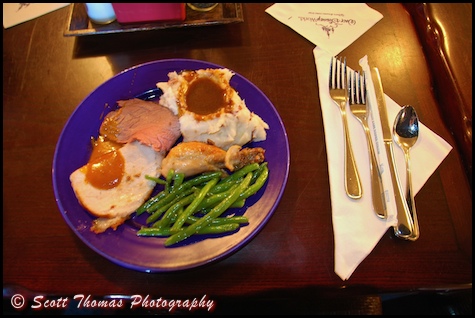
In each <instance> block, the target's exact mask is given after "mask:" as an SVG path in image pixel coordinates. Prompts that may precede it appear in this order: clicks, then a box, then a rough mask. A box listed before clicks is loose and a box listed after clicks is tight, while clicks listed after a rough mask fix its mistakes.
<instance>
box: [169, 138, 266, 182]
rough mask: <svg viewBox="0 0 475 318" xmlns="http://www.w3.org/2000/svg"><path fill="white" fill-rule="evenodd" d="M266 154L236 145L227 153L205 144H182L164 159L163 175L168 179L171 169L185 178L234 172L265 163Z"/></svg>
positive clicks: (258, 148) (192, 142)
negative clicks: (225, 170)
mask: <svg viewBox="0 0 475 318" xmlns="http://www.w3.org/2000/svg"><path fill="white" fill-rule="evenodd" d="M264 153H265V150H264V149H263V148H260V147H255V148H241V146H238V145H234V146H231V147H230V148H229V149H228V150H227V151H226V150H223V149H221V148H219V147H217V146H215V145H212V144H208V143H204V142H199V141H189V142H182V143H179V144H178V145H176V146H175V147H173V148H172V149H171V150H170V152H169V153H168V154H167V156H166V157H165V158H164V159H163V161H162V175H163V176H164V177H166V176H167V174H168V172H169V171H170V170H171V169H173V170H174V171H175V173H184V174H185V177H189V176H193V175H196V174H199V173H202V172H206V171H219V170H223V169H228V170H229V171H234V170H237V169H239V168H242V167H244V166H245V165H247V164H251V163H261V162H263V161H264V159H265V156H264Z"/></svg>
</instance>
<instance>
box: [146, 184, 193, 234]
mask: <svg viewBox="0 0 475 318" xmlns="http://www.w3.org/2000/svg"><path fill="white" fill-rule="evenodd" d="M195 197H196V193H195V192H194V193H192V194H190V195H189V196H186V197H184V198H183V199H181V200H180V201H178V202H177V203H175V204H174V205H172V206H171V207H170V208H168V210H167V212H165V214H164V215H163V217H162V218H161V219H160V220H159V221H157V222H155V223H154V224H153V227H157V228H164V227H167V226H168V225H169V224H170V223H171V222H172V219H173V218H175V217H176V215H177V214H178V212H179V211H180V210H183V209H184V206H186V205H188V204H190V203H191V202H193V200H194V198H195Z"/></svg>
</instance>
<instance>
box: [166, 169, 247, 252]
mask: <svg viewBox="0 0 475 318" xmlns="http://www.w3.org/2000/svg"><path fill="white" fill-rule="evenodd" d="M251 178H252V173H251V172H249V173H248V174H247V175H246V177H245V178H244V180H243V181H242V182H241V183H240V184H239V185H237V186H235V188H234V190H233V192H232V193H231V195H229V196H228V197H226V198H225V199H224V200H223V201H221V203H219V204H218V205H217V206H216V207H214V208H213V209H212V210H211V211H210V212H209V213H207V214H206V215H205V216H203V217H202V218H201V219H200V220H198V221H197V222H195V223H193V224H191V225H190V226H188V227H187V228H184V229H182V230H181V231H179V232H177V233H174V234H173V235H171V236H170V237H169V238H167V239H166V240H165V246H170V245H173V244H176V243H178V242H180V241H183V240H184V239H186V238H188V237H190V236H191V235H193V234H195V233H196V232H198V231H199V230H200V229H202V228H204V227H206V226H208V225H209V224H210V223H211V221H212V220H213V219H215V218H217V217H219V216H220V215H221V214H222V213H224V211H226V210H227V209H228V208H229V207H230V206H231V204H233V203H234V201H236V200H237V199H238V197H239V195H240V194H241V193H242V192H243V191H244V189H246V188H247V187H248V186H249V182H250V181H251Z"/></svg>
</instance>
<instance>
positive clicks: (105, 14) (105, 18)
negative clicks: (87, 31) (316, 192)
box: [85, 3, 116, 24]
mask: <svg viewBox="0 0 475 318" xmlns="http://www.w3.org/2000/svg"><path fill="white" fill-rule="evenodd" d="M85 5H86V11H87V16H88V17H89V19H91V21H92V22H94V23H98V24H108V23H111V22H113V21H115V19H116V16H115V12H114V8H113V7H112V4H111V3H85Z"/></svg>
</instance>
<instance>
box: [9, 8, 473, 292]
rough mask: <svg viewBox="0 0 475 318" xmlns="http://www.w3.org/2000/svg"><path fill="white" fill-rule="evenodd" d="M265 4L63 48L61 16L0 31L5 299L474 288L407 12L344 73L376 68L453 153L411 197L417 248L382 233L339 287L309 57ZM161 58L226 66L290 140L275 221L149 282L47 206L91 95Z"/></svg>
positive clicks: (467, 232)
mask: <svg viewBox="0 0 475 318" xmlns="http://www.w3.org/2000/svg"><path fill="white" fill-rule="evenodd" d="M270 5H271V4H244V5H243V15H244V22H242V23H236V24H229V25H216V26H206V27H196V28H187V29H169V30H156V31H148V32H147V31H145V32H136V33H127V34H111V35H94V36H83V37H65V36H64V35H63V33H64V28H65V26H66V20H67V18H68V10H69V8H63V9H60V10H57V11H54V12H52V13H50V14H48V15H45V16H42V17H40V18H37V19H35V20H32V21H29V22H26V23H23V24H20V25H18V26H15V27H13V28H9V29H4V31H3V284H4V286H5V285H9V284H14V285H20V286H23V287H24V288H28V289H30V290H33V291H37V292H43V293H53V294H78V293H81V294H93V295H108V294H125V295H132V294H143V295H145V294H153V295H168V296H176V297H184V296H201V295H203V294H207V295H209V296H210V297H213V296H218V295H221V296H230V297H239V296H245V295H252V294H255V293H265V292H267V291H276V290H284V291H286V294H287V295H288V297H289V298H291V297H292V291H293V290H299V289H302V288H309V287H311V288H317V289H319V290H320V289H322V290H325V291H329V292H334V293H340V292H341V293H342V292H343V291H344V290H354V291H355V292H356V293H367V292H370V293H372V292H391V291H404V290H414V289H425V288H429V289H432V288H448V287H450V286H462V285H465V284H471V282H472V212H471V211H472V195H471V188H470V186H469V183H468V180H467V177H466V174H465V173H464V168H463V164H462V162H461V156H460V154H459V150H458V148H457V144H456V142H455V140H454V137H453V135H452V134H451V131H450V130H449V129H448V128H447V125H446V124H445V123H444V121H443V117H442V113H441V112H440V111H439V109H440V108H439V105H438V101H437V99H436V98H435V96H434V92H433V87H432V78H431V73H430V72H429V70H428V67H429V66H428V64H427V61H426V58H425V55H424V52H423V50H422V47H421V45H420V42H419V39H418V37H417V33H416V32H415V30H414V27H413V25H412V24H411V18H410V16H409V15H408V13H407V12H406V11H405V9H404V7H403V6H402V5H400V4H371V6H372V7H374V8H375V9H376V10H378V11H379V12H381V13H382V14H383V15H384V18H383V19H382V20H381V21H380V22H378V23H377V24H376V25H375V26H374V27H373V28H371V29H370V30H369V31H368V32H366V33H365V34H364V35H362V36H361V37H360V38H359V39H357V40H356V41H355V42H354V43H353V44H351V45H350V46H349V47H348V48H347V49H345V50H344V51H343V52H342V55H345V56H347V58H348V64H349V66H350V67H353V68H355V67H357V66H358V60H359V59H360V58H361V57H363V56H364V55H368V56H369V58H370V59H371V61H372V64H373V65H375V66H377V67H378V68H379V69H380V72H381V76H382V78H383V81H384V87H385V92H386V94H387V95H389V96H390V97H391V98H392V99H394V100H395V101H396V102H397V103H398V104H400V105H404V104H412V105H413V106H414V107H415V108H416V110H417V112H418V114H419V116H420V120H421V121H422V122H423V123H424V124H425V125H426V126H428V127H429V128H430V129H431V130H433V131H434V132H435V133H436V134H438V135H439V136H441V137H442V138H443V139H445V140H446V141H447V142H448V143H450V144H451V145H452V146H453V147H454V149H453V150H452V151H451V152H450V153H449V155H448V156H447V158H446V159H445V160H444V161H443V162H442V163H441V165H440V166H439V168H438V169H437V170H436V171H435V173H434V174H433V175H432V176H431V177H430V178H429V180H428V181H427V183H426V184H425V185H424V187H423V188H422V189H421V191H420V192H419V193H418V194H417V196H416V198H415V199H416V204H417V208H418V215H419V223H420V227H421V237H420V239H419V240H417V241H416V242H405V241H401V240H399V239H396V238H395V237H394V236H393V235H392V233H391V231H388V232H387V233H386V234H385V235H384V237H383V238H382V239H381V241H380V242H379V243H378V245H377V246H376V248H375V249H374V251H373V252H372V253H371V254H370V255H369V256H368V257H367V258H366V259H365V260H364V261H363V262H362V264H361V265H360V266H359V267H358V268H357V269H356V271H355V272H354V274H353V275H352V276H351V278H350V279H349V280H348V281H342V280H341V279H340V278H339V277H338V276H337V275H336V274H335V273H334V256H333V248H334V245H333V231H332V221H331V203H330V192H329V180H328V168H327V158H326V150H325V149H326V148H325V141H324V129H323V122H322V113H321V109H320V102H319V94H318V82H317V76H316V70H315V62H314V57H313V53H312V50H313V48H314V45H313V44H312V43H311V42H309V41H308V40H306V39H305V38H303V37H302V36H300V35H299V34H297V33H296V32H295V31H293V30H291V29H290V28H288V27H287V26H285V25H283V24H282V23H280V22H278V21H277V20H275V19H274V18H273V17H271V16H270V15H269V14H267V13H265V11H264V10H265V9H266V8H267V7H269V6H270ZM470 49H471V48H470ZM451 54H454V55H456V54H457V52H451ZM169 58H190V59H198V60H204V61H208V62H212V63H216V64H219V65H223V66H226V67H228V68H229V69H232V70H234V71H236V72H238V73H239V74H241V75H243V76H244V77H246V78H247V79H249V80H250V81H251V82H252V83H254V84H255V85H256V86H257V87H258V88H259V89H260V90H262V92H263V93H264V94H266V95H267V97H268V98H269V99H270V100H271V102H272V103H273V104H274V106H275V107H276V109H277V110H278V112H279V114H280V116H281V118H282V120H283V123H284V125H285V128H286V130H287V134H288V139H289V144H290V152H291V165H290V175H289V179H288V184H287V187H286V190H285V192H284V195H283V197H282V200H281V202H280V204H279V206H278V208H277V210H276V211H275V213H274V215H273V216H272V218H271V219H270V221H269V222H268V223H267V224H266V226H265V227H264V228H263V229H262V231H261V232H260V233H259V234H258V235H257V236H256V237H255V238H254V239H253V240H252V241H250V242H249V244H247V245H246V246H245V247H243V248H242V249H240V250H239V251H237V252H236V253H234V254H233V255H231V256H229V257H227V258H226V259H224V260H221V261H219V262H217V263H214V264H210V265H206V266H203V267H200V268H196V269H192V270H187V271H183V272H177V273H163V274H147V273H141V272H137V271H133V270H130V269H126V268H122V267H120V266H118V265H116V264H114V263H112V262H110V261H109V260H107V259H105V258H104V257H102V256H101V255H99V254H97V253H96V252H94V251H93V250H91V249H90V248H88V247H87V246H86V245H85V244H84V243H83V242H82V241H81V240H80V239H79V238H78V237H77V236H76V235H75V234H74V232H73V231H72V230H71V229H70V228H69V227H68V225H67V224H66V222H65V221H64V219H63V218H62V216H61V213H60V211H59V209H58V206H57V205H56V201H55V197H54V194H53V186H52V176H51V175H52V171H51V169H52V160H53V154H54V151H55V146H56V143H57V141H58V138H59V135H60V133H61V130H62V129H63V127H64V125H65V124H66V122H67V120H68V118H69V117H70V116H71V114H72V112H73V111H74V109H75V108H76V107H77V105H78V104H79V103H80V102H81V101H82V100H83V99H84V98H85V97H86V96H87V95H88V94H89V93H91V92H92V91H93V90H94V89H95V88H96V87H97V86H99V85H100V84H102V83H103V82H104V81H106V80H108V79H109V78H111V77H112V76H113V75H115V74H117V73H118V72H120V71H122V70H124V69H126V68H129V67H131V66H134V65H137V64H140V63H144V62H149V61H153V60H161V59H169ZM454 58H456V56H455V57H454ZM470 63H471V61H470ZM470 69H471V67H470ZM464 85H470V86H471V82H470V83H465V84H464ZM470 91H471V89H470ZM276 146H277V145H276Z"/></svg>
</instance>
